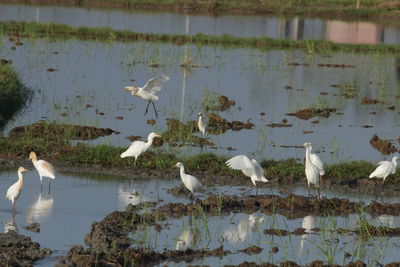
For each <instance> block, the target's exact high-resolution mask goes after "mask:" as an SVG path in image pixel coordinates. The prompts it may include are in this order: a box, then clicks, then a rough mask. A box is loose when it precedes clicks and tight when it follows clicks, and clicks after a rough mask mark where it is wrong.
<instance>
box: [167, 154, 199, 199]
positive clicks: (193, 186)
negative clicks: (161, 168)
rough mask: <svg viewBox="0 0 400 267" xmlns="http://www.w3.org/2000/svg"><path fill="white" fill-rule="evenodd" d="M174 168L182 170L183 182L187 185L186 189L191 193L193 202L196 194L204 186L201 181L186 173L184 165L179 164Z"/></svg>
mask: <svg viewBox="0 0 400 267" xmlns="http://www.w3.org/2000/svg"><path fill="white" fill-rule="evenodd" d="M172 167H177V168H180V175H181V179H182V182H183V184H184V185H185V187H186V188H187V189H188V190H189V191H190V200H191V201H193V199H194V192H195V191H197V190H198V189H201V188H203V185H202V184H201V183H200V181H199V180H197V178H196V177H194V176H192V175H190V174H187V173H185V167H184V166H183V164H182V163H180V162H178V163H177V164H176V165H174V166H172Z"/></svg>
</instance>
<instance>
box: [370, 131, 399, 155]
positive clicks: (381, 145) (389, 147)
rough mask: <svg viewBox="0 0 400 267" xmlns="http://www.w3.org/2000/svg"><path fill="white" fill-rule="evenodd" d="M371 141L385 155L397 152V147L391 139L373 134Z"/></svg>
mask: <svg viewBox="0 0 400 267" xmlns="http://www.w3.org/2000/svg"><path fill="white" fill-rule="evenodd" d="M369 143H370V144H371V146H372V147H373V148H375V149H376V150H378V151H379V152H380V153H381V154H383V155H390V154H393V153H395V152H397V148H396V147H395V146H394V145H393V144H392V143H391V142H390V141H389V140H382V139H380V138H379V136H378V135H376V134H375V135H374V136H372V138H371V140H369Z"/></svg>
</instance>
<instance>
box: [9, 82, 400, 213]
mask: <svg viewBox="0 0 400 267" xmlns="http://www.w3.org/2000/svg"><path fill="white" fill-rule="evenodd" d="M169 79H170V78H169V77H168V76H166V75H165V74H163V75H161V76H158V77H154V78H151V79H150V80H148V81H147V82H146V84H145V85H144V86H143V87H138V86H126V87H125V88H123V89H124V90H126V91H130V92H131V94H132V95H133V96H137V97H139V98H142V99H144V100H146V101H147V102H148V103H147V106H146V109H145V112H144V114H145V115H146V114H147V113H148V109H149V106H150V104H152V106H153V109H154V113H155V116H156V118H158V113H157V110H156V107H155V103H154V101H157V100H158V99H159V97H158V96H157V95H156V93H157V92H159V91H160V90H161V88H162V87H163V85H164V84H165V83H166V82H167V81H168V80H169ZM197 127H198V129H199V132H201V136H202V138H205V136H206V133H207V128H206V122H205V121H204V118H203V115H202V113H201V112H199V113H198V121H197ZM155 137H161V135H159V134H157V133H153V132H152V133H150V134H149V135H148V137H147V142H143V141H134V142H132V144H131V145H130V146H129V148H128V149H127V150H126V151H124V152H123V153H121V155H120V157H121V158H126V157H134V158H135V161H134V166H136V161H137V159H138V157H139V156H140V155H141V154H143V153H144V152H146V151H147V150H148V149H149V148H150V147H151V145H152V143H153V139H154V138H155ZM303 147H304V148H305V149H306V153H305V175H306V178H307V185H308V195H309V197H310V195H311V193H310V189H311V185H314V186H315V187H316V188H317V191H318V193H317V198H318V199H320V198H321V195H320V181H321V176H323V175H325V169H324V164H323V163H322V161H321V159H320V158H319V157H318V155H316V154H313V153H312V144H311V143H310V142H306V143H304V144H303ZM29 160H31V161H32V163H33V166H34V167H35V169H36V170H37V172H38V174H39V178H40V185H41V191H42V190H43V177H48V178H49V193H50V185H51V180H54V179H55V178H56V176H55V169H54V167H53V165H52V164H50V163H49V162H47V161H45V160H38V159H37V156H36V153H35V152H33V151H32V152H30V154H29ZM397 161H398V157H397V156H395V157H393V159H392V160H391V161H381V162H379V163H378V164H377V168H376V169H375V170H374V171H373V172H372V173H371V174H370V176H369V178H374V177H376V178H381V179H382V186H381V191H382V190H383V185H384V182H385V179H386V178H387V177H388V176H389V175H390V174H394V173H395V172H396V167H397ZM226 165H227V166H228V167H230V168H231V169H233V170H240V171H242V173H243V174H244V175H245V176H247V177H249V178H250V179H251V182H252V183H253V186H254V188H255V189H256V195H257V194H258V187H257V184H256V182H262V183H267V182H268V180H267V178H266V177H265V173H264V169H263V167H262V166H261V165H260V163H259V162H258V161H257V160H255V159H250V158H249V157H247V156H246V155H237V156H235V157H232V158H231V159H229V160H227V161H226ZM172 167H176V168H179V169H180V177H181V179H182V183H183V185H184V186H185V187H186V188H187V190H189V191H190V200H191V201H193V200H194V199H195V198H194V192H196V191H198V190H200V189H202V188H204V186H203V185H202V183H201V182H200V181H199V180H198V179H197V178H196V177H194V176H192V175H190V174H187V173H186V172H185V167H184V165H183V164H182V163H181V162H178V163H176V165H174V166H172ZM27 171H28V170H27V169H26V168H24V167H19V168H18V171H17V173H18V180H17V182H16V183H14V184H13V185H11V186H10V187H9V188H8V190H7V193H6V198H7V199H9V200H10V201H11V203H12V213H13V216H15V213H16V207H15V205H16V202H17V200H18V198H19V196H20V195H21V192H22V188H23V184H24V178H23V175H22V173H23V172H27Z"/></svg>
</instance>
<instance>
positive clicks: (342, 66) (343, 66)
mask: <svg viewBox="0 0 400 267" xmlns="http://www.w3.org/2000/svg"><path fill="white" fill-rule="evenodd" d="M317 67H327V68H355V67H356V66H355V65H348V64H330V63H328V64H317Z"/></svg>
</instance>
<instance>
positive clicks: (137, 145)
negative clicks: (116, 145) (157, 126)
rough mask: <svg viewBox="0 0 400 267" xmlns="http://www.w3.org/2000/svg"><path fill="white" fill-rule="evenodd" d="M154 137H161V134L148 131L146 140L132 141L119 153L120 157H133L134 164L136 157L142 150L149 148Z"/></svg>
mask: <svg viewBox="0 0 400 267" xmlns="http://www.w3.org/2000/svg"><path fill="white" fill-rule="evenodd" d="M154 137H161V135H159V134H156V133H150V134H149V135H148V136H147V142H143V141H133V142H132V144H131V145H130V147H129V148H128V149H127V150H126V151H125V152H123V153H122V154H121V158H126V157H135V163H134V166H136V160H137V158H138V157H139V156H140V155H141V154H142V153H144V152H146V151H147V149H149V147H150V146H151V145H152V144H153V139H154Z"/></svg>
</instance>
